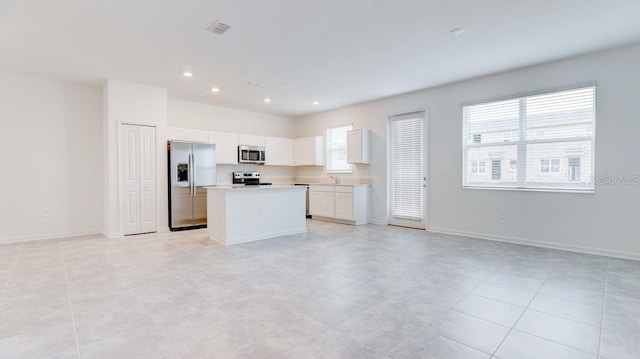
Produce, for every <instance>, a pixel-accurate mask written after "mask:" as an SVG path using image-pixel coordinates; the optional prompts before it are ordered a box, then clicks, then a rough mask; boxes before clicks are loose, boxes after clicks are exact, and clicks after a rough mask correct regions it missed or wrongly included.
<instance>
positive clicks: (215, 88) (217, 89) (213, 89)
mask: <svg viewBox="0 0 640 359" xmlns="http://www.w3.org/2000/svg"><path fill="white" fill-rule="evenodd" d="M211 91H212V92H220V89H219V88H217V87H212V88H211Z"/></svg>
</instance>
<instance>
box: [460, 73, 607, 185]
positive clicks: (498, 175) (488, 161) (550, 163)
mask: <svg viewBox="0 0 640 359" xmlns="http://www.w3.org/2000/svg"><path fill="white" fill-rule="evenodd" d="M595 95H596V88H595V86H589V87H583V88H576V89H570V90H562V91H555V92H548V93H542V94H537V95H531V96H524V97H517V98H511V99H506V100H500V101H492V102H485V103H478V104H473V105H467V106H464V107H463V134H462V135H463V154H464V160H463V165H464V168H463V176H464V177H463V183H464V186H465V187H468V188H473V187H481V188H514V189H542V190H566V191H585V192H591V191H593V188H594V159H595V156H594V150H595V148H594V143H595V120H596V112H595ZM481 164H482V165H481ZM481 166H482V167H481ZM489 166H490V167H489Z"/></svg>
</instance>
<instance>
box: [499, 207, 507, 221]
mask: <svg viewBox="0 0 640 359" xmlns="http://www.w3.org/2000/svg"><path fill="white" fill-rule="evenodd" d="M498 218H500V219H507V210H506V209H504V208H500V209H498Z"/></svg>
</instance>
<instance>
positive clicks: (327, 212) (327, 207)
mask: <svg viewBox="0 0 640 359" xmlns="http://www.w3.org/2000/svg"><path fill="white" fill-rule="evenodd" d="M309 214H311V215H312V216H320V217H326V218H333V217H335V190H334V186H315V185H311V186H309Z"/></svg>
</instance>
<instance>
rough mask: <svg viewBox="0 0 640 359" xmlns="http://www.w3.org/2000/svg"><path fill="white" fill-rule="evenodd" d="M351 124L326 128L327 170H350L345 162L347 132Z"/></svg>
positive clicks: (349, 166)
mask: <svg viewBox="0 0 640 359" xmlns="http://www.w3.org/2000/svg"><path fill="white" fill-rule="evenodd" d="M351 129H352V126H351V125H349V126H342V127H334V128H329V129H327V172H351V164H349V163H347V132H349V131H351Z"/></svg>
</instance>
